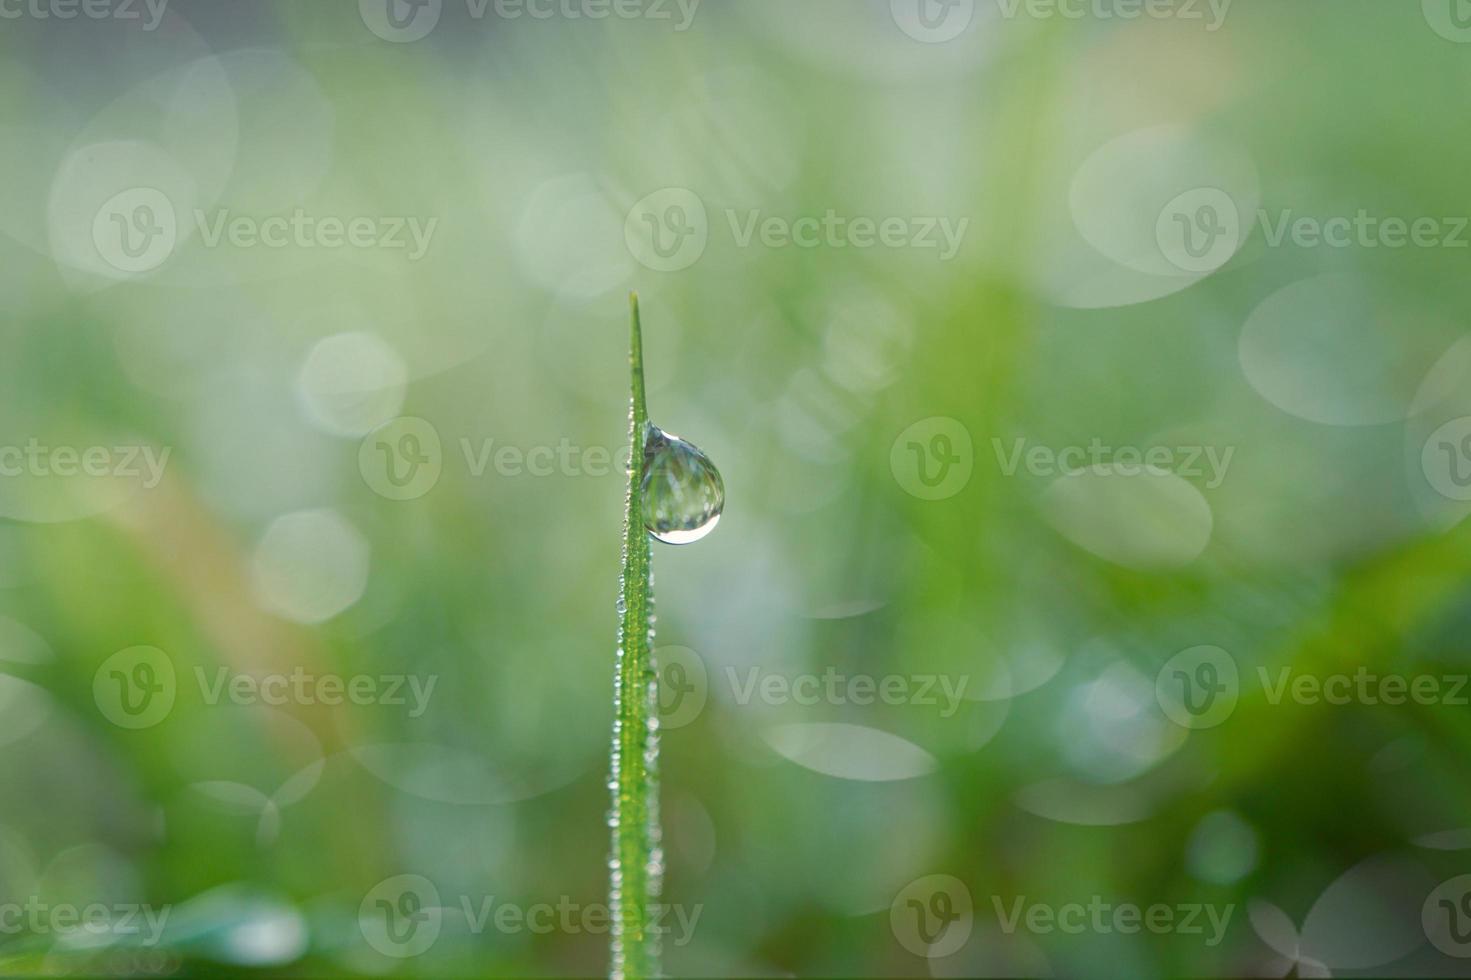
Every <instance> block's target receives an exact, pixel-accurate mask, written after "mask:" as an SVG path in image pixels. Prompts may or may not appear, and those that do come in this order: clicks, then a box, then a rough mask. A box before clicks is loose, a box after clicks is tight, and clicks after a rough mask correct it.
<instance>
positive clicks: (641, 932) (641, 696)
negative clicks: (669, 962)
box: [608, 294, 664, 980]
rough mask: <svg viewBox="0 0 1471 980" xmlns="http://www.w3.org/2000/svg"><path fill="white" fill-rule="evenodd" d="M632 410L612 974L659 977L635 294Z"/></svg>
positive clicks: (654, 713) (618, 681)
mask: <svg viewBox="0 0 1471 980" xmlns="http://www.w3.org/2000/svg"><path fill="white" fill-rule="evenodd" d="M629 313H630V340H629V355H628V356H629V369H630V375H631V377H630V389H631V391H630V405H629V413H628V414H629V426H628V428H629V431H628V437H629V445H630V447H631V451H630V452H629V458H628V496H627V503H626V508H625V512H624V518H623V581H622V586H621V594H620V597H619V600H618V609H619V612H620V614H621V616H622V619H621V620H620V622H619V626H618V656H617V667H616V671H615V677H614V684H613V762H612V775H611V777H610V778H609V781H608V786H609V789H610V790H611V792H612V794H613V809H612V813H611V814H610V816H609V823H610V825H611V826H612V828H613V854H612V858H611V860H610V862H609V870H610V900H609V905H610V908H611V911H612V917H613V933H612V935H613V948H612V968H611V971H610V973H611V976H613V977H614V978H618V980H621V978H629V980H642V978H646V977H653V976H657V975H658V971H659V944H658V936H657V935H656V934H655V933H654V931H653V928H652V927H653V924H654V921H655V919H654V909H653V906H652V903H653V902H654V901H655V900H656V899H657V897H658V894H659V883H660V877H661V875H662V872H663V864H664V859H663V855H662V852H661V851H660V847H659V837H660V832H659V784H658V770H659V733H658V728H657V725H658V675H657V673H656V672H655V668H654V657H653V646H654V579H653V572H652V569H651V567H650V554H649V552H650V548H649V535H648V533H647V532H646V531H645V530H644V519H643V467H644V454H643V446H644V439H645V434H646V432H647V429H648V424H649V418H648V409H647V407H646V406H645V405H644V355H643V337H642V333H641V331H642V327H641V324H640V322H639V313H638V295H637V294H631V295H630V296H629Z"/></svg>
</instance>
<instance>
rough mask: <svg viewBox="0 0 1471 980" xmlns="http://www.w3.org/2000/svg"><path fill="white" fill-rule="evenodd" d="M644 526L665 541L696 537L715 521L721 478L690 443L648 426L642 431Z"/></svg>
mask: <svg viewBox="0 0 1471 980" xmlns="http://www.w3.org/2000/svg"><path fill="white" fill-rule="evenodd" d="M643 497H644V527H645V528H647V529H648V532H649V533H650V534H652V535H653V536H654V537H655V538H656V539H658V540H659V541H663V542H664V543H665V544H689V543H690V542H692V541H698V540H700V539H701V538H703V537H704V536H705V535H707V534H709V533H710V532H711V531H713V530H715V525H716V524H718V523H720V512H721V510H723V509H724V508H725V482H724V481H723V480H721V479H720V471H719V470H717V469H716V468H715V464H714V463H712V462H710V457H708V456H706V455H705V454H704V453H703V452H701V451H700V450H699V449H698V448H697V447H695V446H694V445H692V444H690V443H688V442H685V441H684V440H683V439H681V438H680V437H679V436H676V435H671V434H670V433H667V432H665V431H663V430H662V429H660V428H659V427H658V426H654V425H650V426H649V428H648V432H647V433H646V434H645V436H644V479H643Z"/></svg>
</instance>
